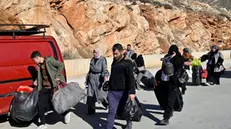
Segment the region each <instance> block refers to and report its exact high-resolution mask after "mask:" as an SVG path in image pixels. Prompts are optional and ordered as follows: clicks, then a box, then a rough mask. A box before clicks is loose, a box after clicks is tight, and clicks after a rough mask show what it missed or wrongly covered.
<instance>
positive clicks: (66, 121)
mask: <svg viewBox="0 0 231 129" xmlns="http://www.w3.org/2000/svg"><path fill="white" fill-rule="evenodd" d="M70 120H71V112H68V113H67V114H66V115H65V117H64V122H65V124H68V123H69V122H70Z"/></svg>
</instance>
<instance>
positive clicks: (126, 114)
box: [119, 98, 143, 122]
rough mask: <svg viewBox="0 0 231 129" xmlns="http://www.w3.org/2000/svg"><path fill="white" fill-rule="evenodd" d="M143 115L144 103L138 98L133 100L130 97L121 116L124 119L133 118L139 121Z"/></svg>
mask: <svg viewBox="0 0 231 129" xmlns="http://www.w3.org/2000/svg"><path fill="white" fill-rule="evenodd" d="M142 115H143V108H142V104H141V103H140V102H139V100H138V99H137V98H135V100H133V101H131V100H130V99H128V100H127V102H126V104H125V107H124V110H123V111H122V113H121V115H120V116H119V117H120V118H121V119H123V120H132V121H137V122H139V121H140V120H141V117H142Z"/></svg>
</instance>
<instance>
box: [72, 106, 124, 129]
mask: <svg viewBox="0 0 231 129" xmlns="http://www.w3.org/2000/svg"><path fill="white" fill-rule="evenodd" d="M75 109H76V110H74V111H73V113H74V114H76V115H77V116H78V117H79V118H81V119H82V120H84V121H85V122H87V123H88V124H89V125H90V126H91V127H92V128H93V129H106V125H107V121H106V120H103V119H106V118H107V115H108V113H102V112H99V110H97V111H98V112H96V114H94V115H87V105H85V104H83V103H78V104H77V105H76V106H75ZM97 109H100V110H102V108H97ZM115 125H118V126H121V127H123V126H124V125H123V124H119V123H117V122H115Z"/></svg>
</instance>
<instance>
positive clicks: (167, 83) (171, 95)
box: [159, 45, 184, 125]
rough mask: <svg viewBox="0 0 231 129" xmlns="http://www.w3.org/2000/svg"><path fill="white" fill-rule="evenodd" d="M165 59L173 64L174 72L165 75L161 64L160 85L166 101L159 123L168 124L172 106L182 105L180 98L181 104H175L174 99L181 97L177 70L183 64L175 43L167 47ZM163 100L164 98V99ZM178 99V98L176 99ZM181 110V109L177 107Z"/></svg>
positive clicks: (172, 109)
mask: <svg viewBox="0 0 231 129" xmlns="http://www.w3.org/2000/svg"><path fill="white" fill-rule="evenodd" d="M165 59H166V60H167V62H170V63H171V64H172V65H173V68H174V72H173V75H165V74H164V72H163V71H164V70H163V68H164V67H163V66H162V72H161V75H160V76H161V77H160V78H161V82H160V83H161V84H160V85H161V86H163V89H164V91H163V90H162V91H163V92H164V93H163V94H165V95H166V96H167V97H166V101H167V102H163V105H164V107H163V109H164V115H163V120H161V121H160V123H159V124H160V125H167V124H169V119H170V117H172V116H173V112H174V108H175V106H177V107H181V106H183V100H180V101H181V102H179V103H181V104H182V105H176V100H177V98H181V99H182V96H181V94H179V92H180V90H179V85H180V83H179V81H178V77H177V76H178V75H177V74H178V71H179V70H181V69H182V68H183V65H184V58H183V57H182V56H181V54H180V52H179V49H178V47H177V46H176V45H172V46H171V47H170V48H169V51H168V54H167V55H165ZM164 62H165V61H164ZM164 100H165V99H164ZM178 101H179V100H178ZM181 108H182V107H181ZM177 110H181V109H177Z"/></svg>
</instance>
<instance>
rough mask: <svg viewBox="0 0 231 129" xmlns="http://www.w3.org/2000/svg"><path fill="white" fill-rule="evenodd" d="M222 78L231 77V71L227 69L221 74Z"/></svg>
mask: <svg viewBox="0 0 231 129" xmlns="http://www.w3.org/2000/svg"><path fill="white" fill-rule="evenodd" d="M221 78H231V71H225V72H224V74H222V75H221Z"/></svg>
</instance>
